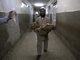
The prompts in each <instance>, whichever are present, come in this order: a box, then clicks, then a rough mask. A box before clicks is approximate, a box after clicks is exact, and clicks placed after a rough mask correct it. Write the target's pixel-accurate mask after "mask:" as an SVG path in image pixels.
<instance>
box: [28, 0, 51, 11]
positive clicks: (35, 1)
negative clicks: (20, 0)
mask: <svg viewBox="0 0 80 60" xmlns="http://www.w3.org/2000/svg"><path fill="white" fill-rule="evenodd" d="M28 1H29V2H30V3H31V4H32V5H33V7H34V10H35V11H38V10H39V9H40V7H35V6H34V4H35V3H43V4H44V6H46V5H47V4H48V2H49V1H50V0H28Z"/></svg>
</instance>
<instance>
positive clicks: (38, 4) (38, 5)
mask: <svg viewBox="0 0 80 60" xmlns="http://www.w3.org/2000/svg"><path fill="white" fill-rule="evenodd" d="M34 5H35V6H37V7H41V6H44V4H43V3H36V4H34Z"/></svg>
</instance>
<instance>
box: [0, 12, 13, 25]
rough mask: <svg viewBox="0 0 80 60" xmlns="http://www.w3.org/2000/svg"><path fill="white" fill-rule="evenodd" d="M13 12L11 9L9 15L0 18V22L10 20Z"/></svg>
mask: <svg viewBox="0 0 80 60" xmlns="http://www.w3.org/2000/svg"><path fill="white" fill-rule="evenodd" d="M12 13H13V11H10V12H9V15H8V16H6V17H3V18H0V24H3V23H5V22H7V21H9V20H10V19H12Z"/></svg>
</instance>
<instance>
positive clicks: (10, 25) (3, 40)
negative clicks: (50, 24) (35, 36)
mask: <svg viewBox="0 0 80 60" xmlns="http://www.w3.org/2000/svg"><path fill="white" fill-rule="evenodd" d="M21 5H22V0H5V1H4V0H0V18H1V17H4V16H7V15H8V12H9V11H11V10H15V11H16V12H17V16H16V17H15V18H13V19H11V20H9V21H8V22H7V23H4V24H1V25H0V60H1V58H2V57H3V56H4V55H5V54H6V53H7V51H8V50H9V49H10V48H12V46H13V45H14V44H15V43H16V42H17V40H18V39H19V38H20V36H21V35H22V34H23V33H24V32H25V31H26V30H27V29H28V28H29V24H30V23H31V22H32V21H33V7H32V6H31V4H30V3H29V2H27V5H28V6H26V7H21Z"/></svg>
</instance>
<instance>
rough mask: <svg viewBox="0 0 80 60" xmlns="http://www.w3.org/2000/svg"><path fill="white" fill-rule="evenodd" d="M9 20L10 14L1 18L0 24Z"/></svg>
mask: <svg viewBox="0 0 80 60" xmlns="http://www.w3.org/2000/svg"><path fill="white" fill-rule="evenodd" d="M8 20H9V18H8V16H6V17H3V18H0V24H2V23H5V22H7V21H8Z"/></svg>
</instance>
